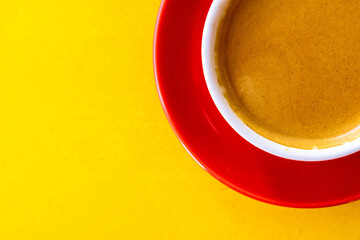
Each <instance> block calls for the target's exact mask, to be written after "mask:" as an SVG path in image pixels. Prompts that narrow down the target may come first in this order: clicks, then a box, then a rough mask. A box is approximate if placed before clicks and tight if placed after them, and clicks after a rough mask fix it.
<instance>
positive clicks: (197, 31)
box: [154, 0, 360, 208]
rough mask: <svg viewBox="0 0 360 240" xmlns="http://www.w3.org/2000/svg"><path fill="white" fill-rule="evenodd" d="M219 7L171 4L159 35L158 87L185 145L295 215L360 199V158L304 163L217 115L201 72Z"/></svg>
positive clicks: (225, 176) (232, 182) (224, 176)
mask: <svg viewBox="0 0 360 240" xmlns="http://www.w3.org/2000/svg"><path fill="white" fill-rule="evenodd" d="M211 3H212V0H196V1H194V0H164V1H163V3H162V5H161V9H160V12H159V17H158V21H157V28H156V32H155V46H154V65H155V75H156V83H157V87H158V92H159V96H160V99H161V103H162V105H163V108H164V110H165V113H166V115H167V118H168V120H169V122H170V124H171V126H172V127H173V129H174V131H175V133H176V134H177V136H178V138H179V139H180V141H181V142H182V144H183V145H184V146H185V148H186V149H187V150H188V151H189V153H190V154H191V155H192V156H193V157H194V159H195V160H196V161H197V162H198V163H199V164H200V165H202V166H203V168H204V169H205V170H206V171H208V172H209V173H210V174H211V175H213V176H214V177H215V178H217V179H218V180H220V181H221V182H223V183H224V184H226V185H227V186H229V187H231V188H233V189H235V190H236V191H238V192H240V193H242V194H245V195H247V196H250V197H252V198H255V199H258V200H261V201H264V202H268V203H272V204H276V205H282V206H289V207H303V208H312V207H325V206H332V205H338V204H343V203H346V202H350V201H353V200H356V199H358V198H360V153H356V154H353V155H351V156H348V157H345V158H341V159H336V160H330V161H323V162H301V161H293V160H287V159H282V158H279V157H275V156H272V155H270V154H268V153H265V152H263V151H262V150H259V149H257V148H256V147H254V146H252V145H250V144H249V143H248V142H246V141H245V140H244V139H243V138H241V137H240V136H239V135H238V134H237V133H236V132H235V131H234V130H233V129H232V128H231V127H230V126H229V125H228V124H227V123H226V121H225V120H224V119H223V117H222V116H221V115H220V113H219V111H218V110H217V109H216V107H215V105H214V103H213V101H212V99H211V97H210V94H209V92H208V89H207V87H206V84H205V79H204V75H203V71H202V65H201V38H202V31H203V26H204V23H205V18H206V15H207V12H208V10H209V8H210V5H211Z"/></svg>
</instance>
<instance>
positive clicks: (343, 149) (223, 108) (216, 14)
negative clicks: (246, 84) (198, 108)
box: [201, 0, 360, 162]
mask: <svg viewBox="0 0 360 240" xmlns="http://www.w3.org/2000/svg"><path fill="white" fill-rule="evenodd" d="M230 1H232V0H214V1H213V3H212V5H211V7H210V10H209V12H208V15H207V17H206V21H205V26H204V31H203V38H202V46H201V57H202V65H203V71H204V76H205V81H206V85H207V87H208V89H209V92H210V95H211V97H212V99H213V101H214V103H215V105H216V107H217V109H218V110H219V111H220V113H221V115H222V116H223V117H224V119H225V120H226V122H227V123H228V124H229V125H230V126H231V127H232V128H233V129H234V130H235V131H236V132H237V133H238V134H239V135H240V136H242V137H243V138H244V139H245V140H247V141H248V142H250V143H251V144H252V145H254V146H256V147H257V148H259V149H262V150H263V151H265V152H268V153H270V154H272V155H275V156H278V157H282V158H286V159H290V160H298V161H307V162H314V161H326V160H332V159H337V158H341V157H345V156H347V155H350V154H353V153H355V152H357V151H359V150H360V138H357V139H355V140H354V141H351V142H346V143H344V144H342V145H339V146H335V147H330V148H325V149H311V150H306V149H298V148H292V147H287V146H285V145H282V144H279V143H276V142H274V141H271V140H269V139H267V138H265V137H263V136H261V135H260V134H258V133H256V132H255V131H254V130H252V129H251V128H249V127H248V126H247V125H246V124H245V123H244V122H243V121H241V119H240V118H239V117H238V116H237V115H236V113H235V112H234V111H233V110H232V108H231V107H230V106H229V103H228V102H227V100H226V98H225V96H224V95H223V94H222V91H221V87H220V86H219V83H218V81H217V73H216V70H215V56H214V55H215V54H214V53H215V40H216V35H217V34H216V33H217V29H218V26H219V22H220V20H221V18H222V16H223V14H224V13H225V10H226V7H227V5H228V3H229V2H230Z"/></svg>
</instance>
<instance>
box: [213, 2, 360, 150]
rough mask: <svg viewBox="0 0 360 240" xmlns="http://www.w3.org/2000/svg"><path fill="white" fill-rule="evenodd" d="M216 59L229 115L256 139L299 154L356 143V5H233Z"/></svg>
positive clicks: (359, 15)
mask: <svg viewBox="0 0 360 240" xmlns="http://www.w3.org/2000/svg"><path fill="white" fill-rule="evenodd" d="M215 56H216V65H217V73H218V79H219V80H218V81H219V84H220V85H221V86H222V88H223V89H224V95H225V97H226V99H227V100H228V102H229V104H230V106H231V108H232V109H233V110H234V112H235V113H236V114H237V115H238V116H239V118H240V119H241V120H242V121H243V122H244V123H245V124H246V125H248V126H249V127H250V128H251V129H253V130H254V131H255V132H257V133H259V134H260V135H262V136H264V137H266V138H268V139H270V140H272V141H275V142H277V143H280V144H283V145H286V146H289V147H296V148H302V149H312V148H328V147H332V146H338V145H341V144H343V143H345V142H347V141H352V140H354V139H355V138H357V137H359V135H360V134H359V132H360V131H359V130H358V128H359V125H360V0H350V1H344V0H333V1H324V0H301V1H300V0H295V1H288V0H275V1H274V0H234V1H232V2H231V3H230V4H229V6H228V9H227V12H226V14H225V16H224V17H223V19H222V20H221V22H220V27H219V30H218V34H217V39H216V47H215Z"/></svg>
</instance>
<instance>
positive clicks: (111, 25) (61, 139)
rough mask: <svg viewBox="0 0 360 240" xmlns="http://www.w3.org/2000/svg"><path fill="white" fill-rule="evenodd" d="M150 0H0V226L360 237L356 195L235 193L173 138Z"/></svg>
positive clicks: (99, 232) (63, 235)
mask: <svg viewBox="0 0 360 240" xmlns="http://www.w3.org/2000/svg"><path fill="white" fill-rule="evenodd" d="M159 6H160V0H141V1H126V0H101V1H100V0H97V1H94V0H88V1H80V0H62V1H61V0H46V1H45V0H44V1H41V0H13V1H10V0H0V80H1V81H0V83H1V88H0V98H1V102H0V107H1V113H0V114H1V115H0V132H1V134H0V148H1V149H0V239H1V240H6V239H27V240H28V239H37V240H38V239H48V240H50V239H64V240H70V239H76V240H79V239H86V240H90V239H124V240H125V239H276V240H280V239H329V240H330V239H360V202H354V203H351V204H347V205H343V206H338V207H332V208H325V209H313V210H307V209H291V208H284V207H278V206H272V205H269V204H265V203H262V202H258V201H256V200H253V199H250V198H248V197H245V196H242V195H241V194H238V193H236V192H234V191H233V190H230V189H229V188H227V187H225V186H224V185H223V184H221V183H219V182H218V181H217V180H215V179H214V178H212V177H211V176H210V175H209V174H207V173H206V172H205V171H204V170H203V169H201V168H200V167H199V166H198V165H197V164H196V163H195V161H193V160H192V158H191V157H190V156H189V155H188V154H187V152H186V151H185V150H184V149H183V148H182V146H181V144H180V143H179V141H178V140H177V139H176V137H175V135H174V133H173V132H172V130H171V128H170V126H169V124H168V123H167V120H166V118H165V115H164V113H163V111H162V109H161V106H160V102H159V99H158V96H157V93H156V88H155V83H154V76H153V66H152V44H153V32H154V26H155V21H156V16H157V11H158V8H159Z"/></svg>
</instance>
